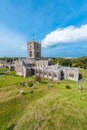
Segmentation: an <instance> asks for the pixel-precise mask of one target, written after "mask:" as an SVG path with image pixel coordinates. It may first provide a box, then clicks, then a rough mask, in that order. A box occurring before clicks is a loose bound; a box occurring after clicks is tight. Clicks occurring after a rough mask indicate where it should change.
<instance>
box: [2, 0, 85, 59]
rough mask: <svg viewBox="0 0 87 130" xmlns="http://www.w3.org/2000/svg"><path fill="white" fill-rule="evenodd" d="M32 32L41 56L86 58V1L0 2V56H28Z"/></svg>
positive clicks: (40, 0)
mask: <svg viewBox="0 0 87 130" xmlns="http://www.w3.org/2000/svg"><path fill="white" fill-rule="evenodd" d="M33 33H34V34H35V40H37V41H39V42H40V43H41V44H42V56H47V57H48V56H49V57H81V56H87V0H54V1H53V0H0V57H4V56H12V57H14V56H19V57H20V56H26V57H27V50H26V45H27V41H30V40H32V39H33V36H32V34H33Z"/></svg>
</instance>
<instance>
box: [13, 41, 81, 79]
mask: <svg viewBox="0 0 87 130" xmlns="http://www.w3.org/2000/svg"><path fill="white" fill-rule="evenodd" d="M27 52H28V57H27V59H19V60H17V61H15V71H16V74H17V75H20V76H23V77H29V76H31V75H39V76H41V77H44V78H48V79H51V80H56V81H60V80H62V79H69V80H74V81H78V80H79V68H74V67H65V66H61V65H58V64H56V65H53V62H52V60H51V59H48V60H45V59H42V58H41V44H40V43H38V42H36V41H31V42H27Z"/></svg>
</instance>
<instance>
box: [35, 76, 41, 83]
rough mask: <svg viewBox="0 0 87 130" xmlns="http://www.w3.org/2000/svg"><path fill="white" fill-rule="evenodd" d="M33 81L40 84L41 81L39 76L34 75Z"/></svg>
mask: <svg viewBox="0 0 87 130" xmlns="http://www.w3.org/2000/svg"><path fill="white" fill-rule="evenodd" d="M35 81H37V82H39V83H40V81H41V77H40V76H39V75H36V76H35Z"/></svg>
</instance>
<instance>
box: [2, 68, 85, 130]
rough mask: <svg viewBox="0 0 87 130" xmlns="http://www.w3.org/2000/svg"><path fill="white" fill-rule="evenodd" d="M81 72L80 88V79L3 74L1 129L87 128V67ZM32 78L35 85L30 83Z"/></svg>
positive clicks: (63, 129) (58, 129)
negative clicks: (38, 81) (23, 84)
mask: <svg viewBox="0 0 87 130" xmlns="http://www.w3.org/2000/svg"><path fill="white" fill-rule="evenodd" d="M81 73H82V75H83V78H84V82H83V83H82V86H83V90H82V91H80V92H79V91H78V83H77V82H74V81H70V80H62V81H61V82H60V83H57V82H54V81H50V80H47V79H42V80H41V82H40V83H39V84H38V83H36V82H34V77H31V78H23V77H19V76H12V75H4V76H1V77H0V130H87V71H86V70H81ZM30 80H32V81H33V86H32V87H29V86H28V83H29V81H30ZM22 82H26V86H25V87H23V86H21V85H20V83H22ZM66 85H69V86H70V87H71V89H67V88H66ZM21 90H23V91H24V92H25V93H24V95H22V94H20V91H21ZM30 91H33V93H30Z"/></svg>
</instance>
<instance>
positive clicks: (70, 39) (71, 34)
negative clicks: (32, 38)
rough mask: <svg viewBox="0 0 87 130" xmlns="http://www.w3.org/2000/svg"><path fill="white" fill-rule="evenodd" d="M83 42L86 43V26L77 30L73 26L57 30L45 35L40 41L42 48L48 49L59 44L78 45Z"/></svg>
mask: <svg viewBox="0 0 87 130" xmlns="http://www.w3.org/2000/svg"><path fill="white" fill-rule="evenodd" d="M84 41H87V24H85V25H82V26H81V27H79V28H78V27H74V26H68V27H66V28H58V29H56V30H54V31H53V32H51V33H49V34H47V35H46V37H45V38H44V39H43V40H42V46H43V47H49V46H55V45H57V44H60V43H78V42H84Z"/></svg>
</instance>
